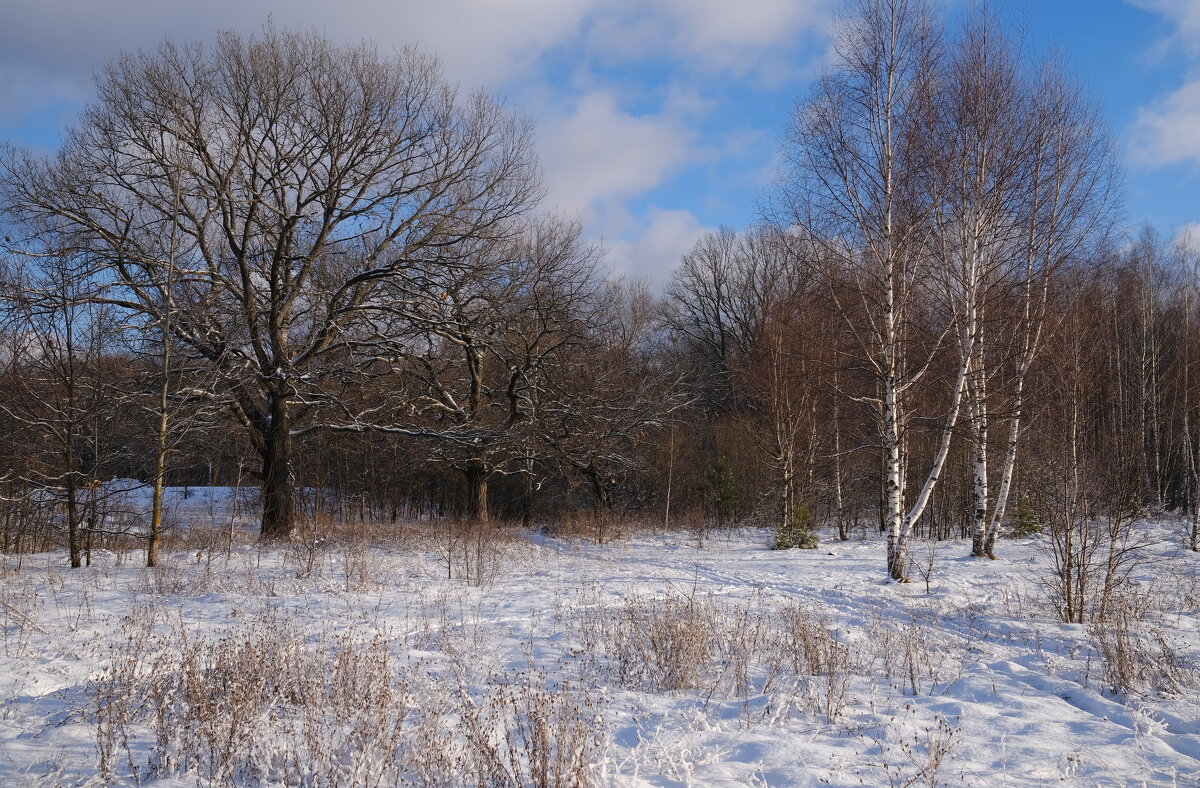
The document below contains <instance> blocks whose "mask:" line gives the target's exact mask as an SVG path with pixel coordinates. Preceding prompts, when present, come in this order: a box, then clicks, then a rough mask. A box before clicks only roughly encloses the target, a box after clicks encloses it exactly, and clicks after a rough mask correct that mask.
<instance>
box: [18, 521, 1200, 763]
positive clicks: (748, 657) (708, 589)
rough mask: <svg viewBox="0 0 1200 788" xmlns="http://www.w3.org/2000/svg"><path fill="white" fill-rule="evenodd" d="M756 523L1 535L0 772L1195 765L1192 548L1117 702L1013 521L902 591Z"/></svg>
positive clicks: (1154, 577) (833, 550)
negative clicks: (706, 534) (87, 544)
mask: <svg viewBox="0 0 1200 788" xmlns="http://www.w3.org/2000/svg"><path fill="white" fill-rule="evenodd" d="M768 541H769V536H768V535H767V534H766V533H764V532H754V531H740V532H734V533H731V534H728V535H724V536H719V537H717V538H711V539H707V540H705V542H704V546H703V547H702V548H700V547H697V546H696V543H695V541H694V540H693V539H691V538H689V537H688V536H686V535H683V534H676V535H669V534H665V535H664V534H660V535H646V536H636V537H633V538H631V539H628V540H626V541H621V542H617V543H612V544H606V545H596V544H592V543H587V542H573V541H565V540H557V539H550V538H545V537H541V536H536V535H535V536H532V537H528V538H526V537H519V538H512V539H497V540H492V539H488V540H486V541H472V540H471V539H469V538H467V537H462V538H459V539H458V540H456V541H451V540H448V539H444V538H442V537H439V536H432V535H424V536H422V535H419V534H414V533H413V532H410V531H404V532H403V533H402V534H398V535H397V536H396V537H395V538H394V539H391V538H381V539H378V540H376V541H375V542H374V543H372V544H361V543H355V542H353V541H348V540H344V539H342V540H339V539H331V540H322V541H320V542H313V543H309V544H306V545H298V546H295V547H289V548H287V549H281V548H260V547H258V546H256V545H252V544H244V545H242V546H239V547H236V548H235V549H234V550H233V552H232V554H229V555H227V554H226V552H225V545H224V542H223V539H221V538H214V539H213V542H212V545H211V546H209V545H206V544H205V543H204V542H203V540H201V539H197V540H196V541H194V542H193V543H192V546H191V547H189V548H188V549H186V550H179V551H176V552H173V553H171V554H169V555H168V557H167V561H166V564H167V565H166V566H165V567H161V568H159V569H158V570H156V571H154V572H150V571H148V570H146V569H144V568H141V567H140V566H138V565H137V564H138V561H139V560H140V556H139V555H137V554H131V555H127V556H118V555H114V554H101V555H99V556H94V563H93V566H92V567H90V568H88V569H83V570H75V571H72V570H68V569H64V568H62V567H63V563H64V562H63V557H62V556H61V555H38V556H23V557H20V568H19V569H17V564H18V557H16V556H11V557H8V558H7V559H6V561H7V564H6V567H5V568H4V569H3V573H2V579H0V605H2V611H0V612H2V616H3V624H4V642H3V644H2V645H3V654H2V656H0V784H2V785H6V786H7V785H12V786H24V785H93V784H103V782H105V781H107V782H111V783H113V784H119V785H133V784H137V783H139V782H140V783H141V784H150V785H156V786H160V785H161V786H188V785H196V784H210V783H211V784H237V785H256V784H264V785H271V784H310V785H350V784H362V785H392V784H431V785H436V784H445V783H451V782H454V781H455V780H458V779H462V780H463V781H464V782H470V783H471V784H505V783H506V782H509V783H512V784H522V783H538V782H541V783H542V784H551V785H553V784H562V785H568V784H572V782H571V780H572V779H574V778H575V777H583V778H586V779H587V781H588V782H589V783H590V784H595V785H672V786H674V785H769V786H784V785H795V786H809V785H812V786H816V785H835V786H859V785H868V786H876V785H883V786H888V785H896V786H898V785H972V786H1041V785H1049V784H1061V785H1080V786H1091V785H1106V786H1107V785H1112V786H1124V785H1166V786H1171V785H1180V786H1187V785H1200V701H1198V698H1200V684H1198V681H1197V679H1198V673H1197V664H1198V662H1200V624H1198V620H1197V604H1198V603H1200V555H1197V554H1192V553H1187V552H1185V551H1182V550H1179V549H1178V548H1177V547H1176V546H1175V545H1173V544H1172V543H1171V542H1170V541H1169V540H1164V541H1163V542H1162V543H1161V544H1160V545H1159V546H1158V547H1156V548H1155V549H1154V551H1153V557H1154V559H1155V560H1154V561H1153V562H1152V563H1150V564H1148V565H1147V566H1145V567H1144V568H1143V570H1141V578H1142V580H1143V581H1144V582H1143V584H1142V586H1141V589H1140V591H1141V593H1139V594H1138V595H1137V598H1136V599H1135V600H1134V601H1133V603H1131V604H1132V605H1133V607H1135V608H1136V609H1137V610H1138V611H1140V616H1141V618H1140V620H1139V621H1138V622H1137V623H1135V624H1133V625H1131V626H1132V627H1133V629H1132V631H1133V632H1134V635H1135V637H1134V638H1133V639H1132V640H1130V641H1129V643H1134V644H1138V643H1140V644H1141V646H1139V649H1141V650H1136V651H1134V652H1131V653H1130V655H1129V656H1130V659H1131V660H1132V663H1133V664H1132V672H1131V673H1129V674H1128V675H1131V676H1133V681H1132V684H1133V686H1130V687H1129V688H1128V689H1127V690H1126V691H1125V692H1124V693H1116V692H1114V691H1113V690H1112V689H1111V686H1112V684H1113V675H1112V670H1113V669H1114V668H1113V666H1112V665H1111V664H1110V663H1111V661H1112V657H1111V656H1110V659H1109V662H1108V663H1106V660H1105V658H1104V656H1103V654H1102V651H1103V650H1102V649H1101V646H1100V641H1099V639H1098V638H1097V634H1098V633H1096V632H1094V631H1089V629H1088V627H1087V626H1084V625H1064V624H1061V623H1059V622H1058V621H1057V620H1056V618H1055V616H1054V614H1053V610H1052V608H1051V607H1050V606H1049V604H1048V603H1047V601H1046V590H1045V580H1046V578H1047V577H1048V576H1049V572H1050V569H1049V566H1050V564H1049V557H1048V550H1047V548H1046V545H1045V542H1044V541H1043V540H1042V539H1041V538H1033V539H1028V540H1020V541H1005V542H1004V543H1002V544H1001V545H1000V546H999V551H1000V555H1001V560H998V561H981V560H971V559H969V558H966V557H964V556H965V555H966V553H967V552H968V545H966V544H965V543H962V542H943V543H940V544H937V545H936V546H932V547H927V546H926V545H923V544H921V545H918V555H917V558H918V561H919V562H920V563H922V564H923V565H924V566H925V569H926V570H927V569H928V568H929V567H930V566H932V573H931V576H930V578H929V580H928V583H927V582H926V581H925V579H924V578H923V577H921V573H917V574H916V577H917V579H916V582H913V583H911V584H907V585H897V584H892V583H887V582H884V580H883V545H882V543H881V542H880V541H877V540H870V541H852V542H847V543H837V542H833V541H828V540H826V541H824V542H823V543H822V545H821V548H820V549H818V550H813V551H795V550H793V551H771V550H768V549H766V547H765V546H766V544H768ZM930 550H933V552H932V553H931V552H929V551H930ZM930 555H932V559H930ZM447 573H449V574H451V575H453V577H451V578H447ZM1118 645H1119V644H1118ZM1110 651H1111V649H1110ZM1152 657H1153V659H1151V658H1152ZM1160 658H1161V659H1163V660H1167V661H1168V662H1169V664H1165V665H1163V666H1160V667H1161V669H1160V668H1159V667H1156V666H1154V665H1151V664H1147V663H1149V662H1153V661H1156V660H1158V659H1160ZM1106 665H1107V668H1106ZM1126 667H1127V668H1130V666H1128V665H1127V666H1126ZM531 763H532V765H531ZM555 780H557V781H558V782H555Z"/></svg>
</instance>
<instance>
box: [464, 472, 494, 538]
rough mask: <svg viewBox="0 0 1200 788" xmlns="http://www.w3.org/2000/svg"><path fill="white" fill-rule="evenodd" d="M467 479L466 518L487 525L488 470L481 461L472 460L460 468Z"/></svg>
mask: <svg viewBox="0 0 1200 788" xmlns="http://www.w3.org/2000/svg"><path fill="white" fill-rule="evenodd" d="M462 472H463V476H464V477H466V480H467V519H468V520H471V521H472V522H476V523H479V524H480V525H487V524H488V522H489V518H488V472H487V469H486V468H485V467H484V465H483V463H481V462H478V461H473V462H471V463H468V464H467V466H466V467H464V468H463V469H462Z"/></svg>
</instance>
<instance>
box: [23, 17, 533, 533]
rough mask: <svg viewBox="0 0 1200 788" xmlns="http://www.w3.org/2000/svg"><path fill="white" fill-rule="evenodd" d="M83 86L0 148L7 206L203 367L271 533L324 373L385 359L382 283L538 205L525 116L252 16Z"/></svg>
mask: <svg viewBox="0 0 1200 788" xmlns="http://www.w3.org/2000/svg"><path fill="white" fill-rule="evenodd" d="M97 94H98V99H97V101H96V103H94V104H93V105H92V106H90V107H89V108H88V109H87V110H86V111H85V112H84V113H83V115H82V117H81V119H80V121H79V124H78V126H77V127H76V128H75V129H73V130H71V131H70V132H68V133H67V134H66V136H65V138H64V142H63V145H62V147H61V149H60V151H59V152H58V154H57V155H56V156H54V157H53V158H50V159H42V158H38V157H35V156H33V155H31V154H23V153H12V154H10V155H8V156H6V157H5V159H4V161H3V164H2V165H0V190H2V195H3V200H2V201H3V207H4V210H5V214H6V216H7V218H8V220H9V221H10V222H11V223H12V224H13V225H14V226H16V227H19V228H22V229H23V230H24V231H25V235H24V237H23V238H22V241H23V243H24V247H25V248H26V250H28V251H30V252H32V253H37V252H38V251H39V250H40V249H42V248H47V247H50V246H55V247H59V248H63V249H68V250H70V252H71V253H72V254H76V255H82V256H86V257H87V258H88V259H90V260H92V261H94V264H96V265H99V266H101V272H100V273H99V274H97V275H98V276H99V277H100V279H101V280H102V281H103V283H104V285H105V287H106V289H105V292H104V296H103V298H104V300H105V301H106V302H107V303H109V304H112V305H115V306H118V307H120V308H122V309H125V310H129V311H131V312H134V313H140V314H142V315H144V316H146V317H148V318H150V319H151V320H152V321H153V322H154V323H155V324H156V325H160V326H169V329H170V331H171V333H172V334H173V335H174V336H175V337H176V338H177V339H178V341H179V342H180V343H181V344H182V345H183V346H185V347H186V348H187V349H188V352H189V353H191V354H192V355H193V356H195V357H196V358H197V359H202V360H203V361H204V362H205V363H206V364H207V365H208V366H209V367H210V368H211V369H212V370H213V371H214V372H215V373H216V374H217V376H218V377H217V379H218V385H217V386H216V387H215V390H214V391H213V392H211V393H212V395H213V396H215V397H220V398H222V399H224V401H225V402H226V403H227V405H228V407H229V408H230V410H231V411H232V413H233V414H234V415H235V417H236V418H237V420H238V421H239V422H240V423H241V424H242V425H243V426H244V428H245V429H246V431H247V433H248V434H249V436H250V437H251V439H252V442H253V444H254V446H255V448H256V450H257V452H258V454H259V457H260V458H261V470H260V476H261V478H262V489H263V514H262V534H263V536H264V537H287V536H288V535H289V534H290V532H291V528H292V519H293V515H292V508H293V494H294V490H293V487H294V481H293V476H292V464H293V459H292V436H293V432H294V431H295V430H296V429H297V426H298V423H299V422H301V421H303V420H304V419H305V418H307V417H309V415H310V413H311V411H313V410H314V409H318V408H320V407H321V406H322V405H324V404H326V403H325V402H324V401H323V394H322V392H323V387H322V382H323V381H324V379H325V378H327V377H328V376H331V375H337V374H338V371H339V370H340V369H344V368H346V367H352V368H360V369H361V368H362V367H363V366H364V365H368V364H369V360H370V359H372V358H375V357H378V356H386V355H387V351H386V350H385V349H384V348H383V347H382V346H383V345H386V344H387V343H389V342H391V341H392V337H389V336H386V335H382V334H380V332H378V331H376V330H375V326H374V323H373V317H372V316H373V315H374V314H376V313H377V312H378V310H379V309H380V308H381V307H383V306H386V304H384V303H383V302H382V297H381V294H382V293H383V285H384V284H386V283H388V282H394V281H397V280H419V279H420V278H421V277H423V276H425V275H427V273H428V272H430V271H436V270H439V269H441V268H444V267H446V266H462V265H468V264H469V259H468V258H467V256H466V254H465V251H464V247H469V246H470V244H471V242H475V241H478V240H479V239H481V238H486V237H489V236H492V235H504V234H505V233H507V232H509V231H510V229H509V228H510V226H511V225H510V223H509V222H508V220H509V219H511V218H512V217H514V216H517V215H520V214H522V213H523V212H525V211H526V210H527V209H528V208H529V207H530V206H531V205H532V204H533V203H534V202H535V201H536V199H537V198H538V196H539V190H540V186H539V182H538V176H537V168H536V163H535V161H534V158H533V156H532V154H531V152H530V144H529V128H528V126H527V124H526V123H525V122H523V121H522V120H520V119H517V118H514V117H513V116H512V115H510V114H509V113H508V112H506V111H505V110H504V109H503V108H502V107H501V106H500V105H499V104H498V103H496V102H495V101H494V100H492V99H491V98H489V97H487V96H485V95H471V96H461V95H459V94H458V92H457V91H456V90H455V89H454V88H453V87H452V86H450V85H449V84H447V83H446V81H445V80H444V79H443V77H442V75H441V72H440V70H439V68H438V65H437V62H436V61H435V60H434V59H433V58H432V57H430V56H427V55H425V54H422V53H420V52H418V51H415V50H411V49H410V50H404V51H402V52H400V53H399V54H397V55H396V56H394V57H389V58H383V57H380V56H379V55H378V54H377V53H376V51H375V50H374V49H373V48H372V47H370V46H367V45H360V46H354V47H341V46H337V45H334V44H332V43H330V42H329V41H328V40H326V39H324V38H322V37H320V36H318V35H316V34H307V33H293V32H283V31H278V30H275V29H273V28H270V27H268V28H267V29H265V30H264V31H263V32H262V33H261V34H259V35H257V36H250V37H242V36H240V35H238V34H235V33H229V32H227V33H223V34H221V35H220V37H219V38H218V40H217V43H216V45H215V46H213V47H211V48H209V47H205V46H202V45H200V44H175V43H170V42H168V43H165V44H163V45H162V46H161V47H159V48H158V49H157V51H154V52H151V53H139V54H130V55H124V56H122V57H120V58H118V59H116V60H115V61H113V62H112V63H110V64H109V66H108V67H107V69H106V70H105V71H104V72H103V74H102V75H101V76H100V77H99V79H98V84H97ZM176 269H177V270H176ZM169 271H174V273H173V274H171V275H170V276H168V272H169ZM167 314H169V315H170V317H169V319H166V315H167Z"/></svg>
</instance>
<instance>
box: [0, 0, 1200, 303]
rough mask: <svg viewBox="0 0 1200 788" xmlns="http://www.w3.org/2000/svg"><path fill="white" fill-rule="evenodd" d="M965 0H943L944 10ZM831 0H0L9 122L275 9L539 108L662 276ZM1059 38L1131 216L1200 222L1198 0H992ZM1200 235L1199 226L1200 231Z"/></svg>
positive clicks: (554, 139) (738, 193) (1040, 41)
mask: <svg viewBox="0 0 1200 788" xmlns="http://www.w3.org/2000/svg"><path fill="white" fill-rule="evenodd" d="M968 3H969V0H938V5H939V6H940V7H941V8H942V9H943V11H944V12H945V13H946V14H947V16H948V17H953V16H954V15H956V14H959V13H961V12H962V11H963V9H964V8H966V7H968ZM835 6H836V3H835V2H834V0H737V1H736V2H735V1H734V0H653V1H651V0H442V2H438V3H433V2H430V1H429V0H419V1H417V0H346V1H344V2H342V3H340V4H336V5H335V4H333V3H329V2H327V1H326V0H203V1H202V2H199V3H197V2H188V3H178V2H171V1H170V0H106V2H96V0H41V2H18V0H0V140H3V139H7V140H10V141H13V142H15V143H17V144H20V145H25V146H29V147H34V148H39V149H43V150H51V149H53V147H54V146H55V144H56V141H57V139H58V134H59V132H60V130H61V129H62V128H63V127H64V126H66V125H68V124H70V123H71V122H72V121H73V119H74V117H75V116H76V114H77V113H78V111H79V109H80V108H81V107H82V106H83V104H84V103H85V102H86V101H87V100H88V98H89V97H90V95H91V88H90V81H91V74H92V73H93V71H94V70H95V69H97V68H99V67H100V66H101V65H102V64H103V62H104V60H105V59H106V58H108V57H110V56H111V55H112V54H113V53H115V52H117V51H119V50H121V49H136V48H139V47H141V48H145V47H152V46H154V45H155V44H156V43H157V42H158V41H160V40H161V39H162V38H163V37H164V36H168V35H169V36H173V37H176V38H201V39H211V38H212V37H213V35H214V33H215V31H216V30H218V29H220V28H235V29H239V30H245V31H252V30H254V29H256V28H258V27H260V26H261V25H262V24H263V22H264V21H266V20H267V18H268V17H271V18H273V19H274V22H275V23H276V24H277V25H280V26H299V27H306V28H317V29H319V30H322V31H324V32H325V33H326V34H327V35H329V36H330V37H331V38H334V39H339V40H354V41H357V40H360V39H363V38H371V39H374V40H375V41H376V42H377V43H378V44H379V46H380V49H381V50H383V51H385V52H387V51H390V50H392V49H394V48H395V47H398V46H401V45H404V44H406V43H411V42H416V43H418V44H421V45H422V46H424V47H425V48H427V49H429V50H431V51H433V52H435V53H436V54H438V55H439V56H440V57H441V59H442V61H443V63H444V66H445V69H446V73H447V75H448V76H449V77H450V78H452V79H454V80H456V81H458V82H460V83H462V84H463V85H464V86H467V87H475V86H486V87H488V88H490V89H491V90H493V91H495V92H497V93H499V94H501V95H502V96H503V97H504V98H505V100H506V101H507V103H508V104H509V105H510V106H512V107H513V108H514V109H516V110H517V111H519V112H522V113H524V114H526V115H529V116H531V117H532V118H534V119H535V121H536V122H537V128H538V147H539V150H540V154H541V156H542V162H543V166H544V168H545V173H546V185H547V188H548V195H549V196H548V201H547V203H548V206H549V207H553V208H555V209H557V210H560V211H563V212H566V213H568V214H574V215H578V216H580V217H581V218H582V219H583V221H584V222H585V226H586V227H587V230H588V232H589V233H590V234H591V235H593V236H595V237H599V238H602V239H603V241H604V244H605V246H606V248H607V250H608V254H609V260H610V263H611V264H612V265H613V266H614V267H615V268H616V269H618V270H621V271H623V272H625V273H629V274H632V275H635V276H641V277H645V278H647V279H649V280H651V281H652V282H654V283H659V284H660V283H661V282H663V281H664V280H665V279H666V277H667V276H669V272H670V270H671V268H672V267H673V266H674V264H675V263H676V261H677V260H678V258H679V256H680V255H681V254H682V253H683V252H685V251H687V249H689V248H690V247H691V245H692V243H694V241H695V239H696V238H697V237H698V236H699V235H700V234H701V233H703V232H705V231H706V230H710V229H714V228H716V227H717V226H718V225H721V224H725V225H730V226H734V227H740V226H743V225H745V224H747V223H749V222H752V221H753V220H754V219H755V215H756V203H757V201H758V198H759V196H760V194H761V193H762V190H763V189H764V188H765V187H766V186H767V185H768V184H769V182H770V179H771V177H772V173H773V166H774V161H775V157H776V155H777V150H778V146H779V142H780V139H781V137H782V134H783V130H784V127H785V124H786V122H787V119H788V116H789V114H790V112H791V109H792V106H793V103H794V101H795V100H796V98H797V97H802V96H803V95H805V93H806V91H807V87H808V83H809V80H810V79H811V78H812V76H813V75H814V74H815V73H817V72H818V71H819V70H820V68H821V66H822V63H823V62H824V58H825V55H826V52H827V48H828V44H829V41H828V30H829V24H830V14H831V12H832V10H833V9H834V7H835ZM992 6H993V7H994V8H995V9H996V10H997V11H998V12H999V13H1000V14H1001V15H1002V16H1003V17H1004V18H1005V19H1006V20H1008V21H1009V23H1010V24H1012V25H1013V26H1014V29H1020V30H1022V31H1024V32H1023V38H1024V41H1025V42H1026V45H1027V47H1028V48H1029V49H1030V50H1031V51H1034V52H1038V51H1043V50H1045V49H1046V48H1053V49H1055V50H1056V51H1058V52H1059V53H1060V54H1061V55H1062V56H1063V57H1064V58H1065V59H1066V60H1067V62H1068V63H1069V64H1070V66H1071V67H1072V68H1073V69H1074V70H1075V71H1076V72H1077V74H1078V76H1079V78H1080V79H1081V80H1082V81H1083V82H1084V83H1085V84H1087V85H1088V86H1089V88H1090V90H1091V91H1092V92H1093V94H1094V95H1095V97H1096V99H1097V100H1098V101H1099V103H1100V104H1101V105H1102V107H1103V108H1104V111H1105V114H1106V117H1107V120H1108V122H1109V124H1110V126H1111V127H1112V130H1113V132H1114V134H1115V135H1116V136H1117V138H1118V141H1119V145H1120V149H1121V151H1122V153H1123V158H1124V162H1123V164H1124V167H1125V171H1126V182H1127V187H1128V188H1127V203H1126V221H1127V223H1128V224H1129V225H1131V226H1136V225H1137V224H1139V223H1140V222H1142V221H1143V220H1149V221H1151V222H1153V223H1154V224H1156V225H1157V226H1158V227H1159V228H1160V229H1161V230H1162V231H1163V232H1164V233H1166V234H1168V235H1173V234H1175V233H1178V232H1181V231H1184V230H1185V229H1186V228H1188V227H1189V225H1191V224H1193V223H1198V222H1200V0H992ZM1197 237H1200V233H1197Z"/></svg>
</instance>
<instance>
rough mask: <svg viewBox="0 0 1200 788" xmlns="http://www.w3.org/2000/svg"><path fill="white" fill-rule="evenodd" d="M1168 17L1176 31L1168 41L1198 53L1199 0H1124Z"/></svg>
mask: <svg viewBox="0 0 1200 788" xmlns="http://www.w3.org/2000/svg"><path fill="white" fill-rule="evenodd" d="M1125 1H1126V2H1127V3H1129V4H1130V5H1133V6H1135V7H1137V8H1141V9H1144V10H1146V11H1150V12H1152V13H1155V14H1159V15H1161V16H1164V17H1166V18H1167V19H1169V20H1170V21H1171V22H1172V23H1173V24H1174V25H1175V27H1176V33H1175V35H1174V36H1173V37H1172V39H1171V40H1170V42H1169V43H1171V44H1174V45H1178V46H1182V47H1183V48H1184V49H1186V50H1190V51H1191V52H1192V53H1200V0H1125Z"/></svg>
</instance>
